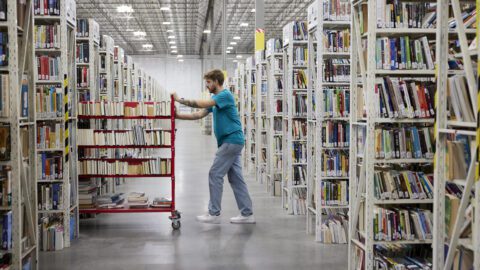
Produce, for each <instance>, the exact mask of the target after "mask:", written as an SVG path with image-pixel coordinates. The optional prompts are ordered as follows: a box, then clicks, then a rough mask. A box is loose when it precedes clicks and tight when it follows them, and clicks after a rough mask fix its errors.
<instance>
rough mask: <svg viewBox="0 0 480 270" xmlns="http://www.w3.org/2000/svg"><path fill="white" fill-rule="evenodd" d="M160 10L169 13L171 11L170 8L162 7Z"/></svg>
mask: <svg viewBox="0 0 480 270" xmlns="http://www.w3.org/2000/svg"><path fill="white" fill-rule="evenodd" d="M160 10H162V11H169V10H170V7H161V8H160Z"/></svg>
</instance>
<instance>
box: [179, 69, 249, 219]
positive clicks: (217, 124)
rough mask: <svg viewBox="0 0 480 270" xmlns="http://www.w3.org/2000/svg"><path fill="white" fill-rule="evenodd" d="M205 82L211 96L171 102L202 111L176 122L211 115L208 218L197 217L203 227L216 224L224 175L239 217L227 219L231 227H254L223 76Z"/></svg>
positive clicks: (236, 120) (237, 126)
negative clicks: (213, 144) (214, 148)
mask: <svg viewBox="0 0 480 270" xmlns="http://www.w3.org/2000/svg"><path fill="white" fill-rule="evenodd" d="M203 78H204V79H205V82H206V85H207V88H208V91H209V92H210V93H211V94H213V96H212V98H211V99H208V100H187V99H183V98H179V97H178V96H177V94H176V93H175V92H173V93H172V96H173V97H174V99H175V101H177V102H179V103H181V104H183V105H186V106H189V107H192V108H199V109H202V110H200V111H197V112H195V113H191V114H179V113H177V114H176V118H177V119H183V120H197V119H201V118H203V117H205V116H207V115H208V114H209V113H211V112H213V126H214V132H215V137H216V138H217V145H218V150H217V153H216V154H215V160H214V161H213V165H212V167H211V168H210V171H209V173H208V183H209V188H210V202H209V204H208V214H206V215H202V216H197V220H198V221H199V222H203V223H213V224H219V223H220V212H221V202H222V193H223V177H224V176H225V175H228V182H230V186H231V187H232V189H233V193H234V195H235V200H236V201H237V206H238V209H239V210H240V215H239V216H237V217H233V218H231V219H230V222H231V223H236V224H241V223H255V217H254V216H253V212H252V200H251V199H250V195H249V194H248V189H247V185H246V184H245V181H244V179H243V173H242V163H241V155H242V149H243V145H244V136H243V131H242V125H241V122H240V117H239V115H238V111H237V107H236V105H235V99H234V97H233V95H232V93H230V91H229V90H228V89H225V88H224V87H223V82H224V79H225V78H224V75H223V72H222V71H221V70H218V69H215V70H212V71H210V72H208V73H206V74H205V75H204V77H203Z"/></svg>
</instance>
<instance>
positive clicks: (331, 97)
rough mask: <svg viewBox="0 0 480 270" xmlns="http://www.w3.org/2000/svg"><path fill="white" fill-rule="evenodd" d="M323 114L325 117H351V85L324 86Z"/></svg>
mask: <svg viewBox="0 0 480 270" xmlns="http://www.w3.org/2000/svg"><path fill="white" fill-rule="evenodd" d="M323 97H324V98H323V109H324V110H323V114H324V115H323V116H324V117H327V118H328V117H349V115H350V90H349V87H344V86H340V87H338V86H337V87H324V88H323Z"/></svg>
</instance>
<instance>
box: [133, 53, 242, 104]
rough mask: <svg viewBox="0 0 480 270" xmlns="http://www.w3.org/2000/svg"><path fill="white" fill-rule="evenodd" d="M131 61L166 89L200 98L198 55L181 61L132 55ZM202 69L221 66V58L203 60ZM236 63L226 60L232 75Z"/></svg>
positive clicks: (200, 65)
mask: <svg viewBox="0 0 480 270" xmlns="http://www.w3.org/2000/svg"><path fill="white" fill-rule="evenodd" d="M132 58H133V61H134V62H135V64H136V65H138V66H140V68H141V69H143V70H145V72H147V73H148V74H150V75H151V76H152V77H154V78H155V79H156V80H157V81H158V82H159V83H160V85H162V86H163V88H165V89H166V90H167V91H172V90H175V91H177V93H178V95H179V96H180V97H185V98H200V96H201V91H202V90H204V89H205V84H204V83H203V79H202V78H203V73H202V60H201V59H200V58H199V57H198V56H184V57H183V59H184V61H183V62H178V60H177V58H173V57H171V56H170V57H169V56H155V55H154V56H146V55H133V56H132ZM203 65H204V68H203V70H204V71H208V70H210V69H213V68H221V67H222V61H221V58H219V57H216V58H207V59H204V60H203ZM235 67H236V63H233V62H232V60H229V61H228V62H227V73H228V74H229V75H233V74H234V72H235Z"/></svg>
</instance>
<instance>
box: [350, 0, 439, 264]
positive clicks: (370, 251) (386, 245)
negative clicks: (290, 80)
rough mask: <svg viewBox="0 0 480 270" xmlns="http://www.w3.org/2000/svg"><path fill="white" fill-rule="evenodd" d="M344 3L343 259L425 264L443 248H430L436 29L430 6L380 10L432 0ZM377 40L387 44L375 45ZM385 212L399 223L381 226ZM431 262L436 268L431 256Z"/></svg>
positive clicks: (435, 225) (434, 226)
mask: <svg viewBox="0 0 480 270" xmlns="http://www.w3.org/2000/svg"><path fill="white" fill-rule="evenodd" d="M350 4H351V5H352V15H353V16H352V42H351V43H352V44H353V46H352V47H353V48H354V49H353V50H352V54H351V63H355V64H353V65H351V66H350V73H351V74H352V76H351V84H350V91H351V94H350V108H352V112H351V113H350V129H351V130H350V133H351V136H350V143H349V145H350V152H349V153H350V155H349V164H350V168H349V169H350V172H349V176H350V179H349V183H348V184H349V189H350V196H349V198H350V201H349V203H350V205H349V213H350V214H349V239H348V242H349V266H348V267H349V269H374V266H375V265H379V266H380V267H391V266H389V264H390V263H389V262H388V258H391V257H395V258H398V259H400V258H405V257H406V256H410V258H414V259H415V260H416V261H417V262H418V264H419V265H420V264H421V265H426V264H431V263H432V261H431V258H432V256H437V255H438V254H440V253H443V249H442V251H438V250H437V251H436V252H435V251H433V254H432V243H433V242H434V241H435V237H434V234H435V233H439V230H438V228H439V227H438V226H439V223H438V222H435V216H436V215H437V213H436V211H435V210H434V203H435V200H436V199H433V198H434V197H433V193H432V190H435V189H437V188H438V186H437V184H438V183H437V180H435V183H434V182H433V161H434V159H433V157H434V153H435V147H434V137H433V134H434V127H433V125H434V122H435V117H438V116H436V112H435V108H434V97H435V95H436V94H438V93H435V90H436V82H435V77H434V75H435V67H434V63H435V59H434V56H435V57H436V58H437V59H439V60H440V61H441V59H447V58H446V57H442V56H441V55H438V54H437V53H435V54H433V53H434V52H435V45H434V43H435V40H436V32H437V31H435V29H431V28H427V27H429V26H432V27H433V24H431V20H430V19H428V18H426V16H431V15H432V13H428V14H427V13H426V12H425V13H423V15H425V16H423V15H421V14H420V15H419V17H417V18H416V19H415V18H412V20H408V18H407V17H408V15H407V14H405V15H404V16H402V17H401V18H397V19H398V21H397V20H396V21H395V22H391V21H390V19H389V15H390V12H387V10H389V11H390V10H397V9H398V8H400V7H403V8H407V9H411V8H415V9H417V10H420V9H421V10H425V11H426V10H429V11H430V10H435V8H438V6H439V5H437V7H435V4H436V2H435V1H422V2H408V1H398V2H395V3H390V2H389V3H388V6H387V3H386V2H384V1H382V0H368V1H354V2H352V3H349V2H345V5H350ZM393 4H395V5H398V6H393ZM437 14H438V10H437ZM420 17H422V20H421V21H420V20H419V18H420ZM439 17H441V16H437V18H439ZM400 20H405V23H403V21H400ZM417 22H419V23H417ZM409 23H411V25H410V26H409ZM421 27H424V28H421ZM401 44H403V46H401ZM385 45H387V46H389V47H390V49H391V50H390V52H389V51H388V50H383V51H382V46H383V47H385ZM437 46H438V44H437ZM387 48H388V47H387ZM397 49H398V50H397ZM408 51H410V52H411V53H412V54H413V56H412V54H408V53H407V52H408ZM390 54H392V55H393V57H389V56H391V55H390ZM410 101H411V102H410ZM409 187H410V189H409ZM412 187H413V189H411V188H412ZM435 196H436V195H435ZM393 219H395V220H396V221H399V222H401V223H403V224H405V226H398V227H396V228H392V227H391V226H388V225H387V223H386V222H387V220H388V221H389V222H390V221H393ZM410 222H411V223H410ZM410 225H412V227H410ZM435 253H437V254H435ZM407 254H408V255H407ZM398 267H400V266H398ZM432 269H440V268H437V267H436V265H435V262H434V265H433V268H432Z"/></svg>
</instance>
